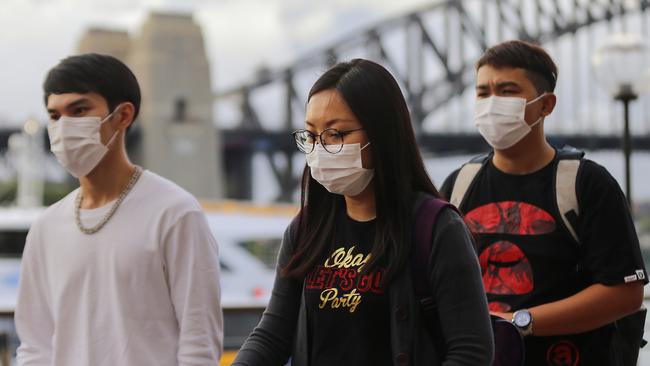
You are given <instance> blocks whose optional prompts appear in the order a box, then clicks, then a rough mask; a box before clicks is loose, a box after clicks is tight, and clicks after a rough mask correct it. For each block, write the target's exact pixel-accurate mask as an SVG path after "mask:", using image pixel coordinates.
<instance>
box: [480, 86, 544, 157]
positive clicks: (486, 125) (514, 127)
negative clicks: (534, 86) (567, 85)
mask: <svg viewBox="0 0 650 366" xmlns="http://www.w3.org/2000/svg"><path fill="white" fill-rule="evenodd" d="M545 95H546V93H542V95H540V96H538V97H537V98H535V99H533V100H531V101H530V102H526V99H524V98H517V97H499V96H496V95H493V96H491V97H489V98H484V99H480V100H477V101H476V105H475V108H474V124H475V125H476V127H477V128H478V131H479V133H480V134H481V135H482V136H483V138H484V139H485V140H486V141H487V142H488V144H490V146H492V147H493V148H495V149H497V150H504V149H507V148H509V147H512V146H513V145H515V144H516V143H517V142H519V141H521V139H523V138H524V137H525V136H526V135H528V134H529V133H530V131H531V130H532V128H533V127H534V126H535V125H537V124H538V123H539V122H541V121H542V119H543V118H544V117H539V119H538V120H537V121H535V123H533V124H531V125H528V123H526V120H525V119H524V116H525V115H526V106H527V105H530V104H532V103H535V102H537V101H538V100H540V99H541V98H542V97H544V96H545Z"/></svg>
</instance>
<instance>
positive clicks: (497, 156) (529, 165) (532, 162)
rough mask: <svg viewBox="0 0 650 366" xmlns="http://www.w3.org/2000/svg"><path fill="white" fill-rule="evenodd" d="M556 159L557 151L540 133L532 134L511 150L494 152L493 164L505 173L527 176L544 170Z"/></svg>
mask: <svg viewBox="0 0 650 366" xmlns="http://www.w3.org/2000/svg"><path fill="white" fill-rule="evenodd" d="M533 132H536V131H533ZM554 157H555V149H554V148H553V147H552V146H551V145H550V144H549V143H548V141H546V138H545V137H544V134H543V132H541V131H540V132H538V133H530V134H529V135H528V136H526V137H525V138H523V139H522V140H521V141H519V142H518V143H517V144H515V146H513V147H511V148H508V149H505V150H494V157H493V158H492V163H493V164H494V166H495V167H496V168H497V169H499V170H500V171H502V172H504V173H508V174H514V175H525V174H530V173H534V172H536V171H538V170H540V169H542V168H543V167H545V166H546V165H547V164H548V163H550V162H551V161H552V160H553V158H554Z"/></svg>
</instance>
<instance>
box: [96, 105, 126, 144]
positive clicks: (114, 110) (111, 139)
mask: <svg viewBox="0 0 650 366" xmlns="http://www.w3.org/2000/svg"><path fill="white" fill-rule="evenodd" d="M121 106H122V105H121V104H120V105H118V106H117V107H115V109H113V111H112V112H111V113H110V114H109V115H108V116H106V117H105V118H104V119H103V120H102V121H101V122H100V124H103V123H104V122H106V121H107V120H108V119H109V118H111V116H112V115H113V114H114V113H115V112H117V110H118V109H119V108H120V107H121ZM119 132H120V130H115V132H114V133H113V135H112V136H111V138H110V139H109V140H108V142H107V143H106V145H104V146H105V147H106V148H107V149H108V147H109V146H110V145H111V143H113V141H114V140H115V138H116V137H117V134H118V133H119Z"/></svg>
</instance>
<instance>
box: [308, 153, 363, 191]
mask: <svg viewBox="0 0 650 366" xmlns="http://www.w3.org/2000/svg"><path fill="white" fill-rule="evenodd" d="M368 145H370V142H369V143H367V144H365V145H364V146H363V147H361V144H359V143H357V144H344V145H343V148H342V149H341V151H339V152H338V153H337V154H331V153H329V152H327V151H326V150H325V148H323V146H321V145H320V144H317V145H316V146H315V147H314V150H313V151H312V152H311V153H309V154H307V165H308V166H309V168H310V171H311V176H312V178H314V179H315V180H316V181H317V182H318V183H320V184H321V185H322V186H323V187H325V189H327V190H328V191H329V192H331V193H335V194H341V195H344V196H356V195H358V194H359V193H361V192H363V190H364V189H365V188H366V187H367V186H368V184H369V183H370V181H371V180H372V178H373V176H374V174H375V170H374V169H365V168H363V166H362V164H361V150H363V149H365V148H366V147H367V146H368Z"/></svg>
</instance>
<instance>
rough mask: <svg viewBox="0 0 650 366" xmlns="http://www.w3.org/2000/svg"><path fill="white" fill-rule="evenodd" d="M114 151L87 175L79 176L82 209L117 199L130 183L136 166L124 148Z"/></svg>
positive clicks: (99, 205) (102, 204) (100, 205)
mask: <svg viewBox="0 0 650 366" xmlns="http://www.w3.org/2000/svg"><path fill="white" fill-rule="evenodd" d="M111 153H113V152H112V151H109V153H108V154H107V155H106V156H105V158H104V159H103V160H102V161H101V162H100V163H99V164H98V165H97V167H95V169H93V170H92V171H91V172H90V173H89V174H88V175H86V176H85V177H81V178H79V184H80V186H81V192H82V194H83V200H82V202H81V208H82V209H93V208H98V207H102V206H104V205H106V204H108V203H109V202H111V201H113V200H115V199H117V198H118V197H119V196H120V194H121V193H122V191H123V190H124V187H126V185H127V184H128V183H129V181H130V180H131V177H132V176H133V173H134V172H135V166H134V165H133V164H131V162H130V161H129V159H128V157H127V156H126V153H124V151H123V150H121V149H120V150H119V151H115V152H114V153H113V154H111Z"/></svg>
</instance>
